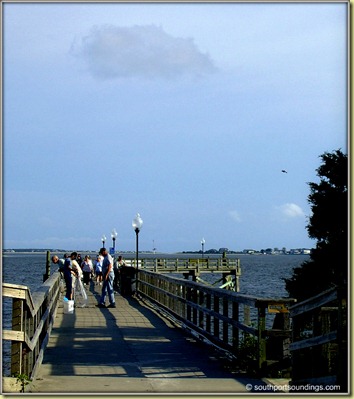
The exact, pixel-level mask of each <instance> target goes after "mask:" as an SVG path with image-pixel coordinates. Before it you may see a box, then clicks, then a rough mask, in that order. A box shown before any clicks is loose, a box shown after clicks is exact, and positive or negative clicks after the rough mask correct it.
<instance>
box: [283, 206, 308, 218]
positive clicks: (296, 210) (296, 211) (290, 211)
mask: <svg viewBox="0 0 354 399" xmlns="http://www.w3.org/2000/svg"><path fill="white" fill-rule="evenodd" d="M278 209H279V210H280V212H281V214H282V215H283V216H285V217H287V218H297V217H304V216H305V214H304V211H303V210H302V209H301V208H300V207H299V205H296V204H292V203H287V204H284V205H281V206H280V207H278Z"/></svg>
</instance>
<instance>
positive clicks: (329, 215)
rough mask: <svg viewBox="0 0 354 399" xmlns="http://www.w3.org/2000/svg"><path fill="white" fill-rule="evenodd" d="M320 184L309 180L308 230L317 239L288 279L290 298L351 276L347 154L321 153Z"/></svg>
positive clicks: (311, 293)
mask: <svg viewBox="0 0 354 399" xmlns="http://www.w3.org/2000/svg"><path fill="white" fill-rule="evenodd" d="M321 158H322V164H321V166H320V167H319V168H318V169H317V170H316V171H317V175H318V176H319V178H320V181H319V183H309V186H310V194H309V196H308V201H309V203H310V204H311V211H312V214H311V216H310V217H309V223H308V225H307V231H308V234H309V237H311V238H314V239H316V240H317V243H316V248H314V249H313V250H312V253H311V256H310V260H309V261H306V262H304V263H303V264H302V265H301V266H300V267H298V268H295V269H294V272H293V276H292V277H291V278H290V279H285V286H286V289H287V291H288V293H289V294H290V296H291V297H294V298H297V299H298V300H303V299H306V298H309V297H311V296H314V295H316V294H318V293H320V292H322V291H324V290H326V289H328V288H331V287H333V286H343V285H346V283H347V275H348V156H347V155H346V154H343V153H342V151H341V150H336V151H334V152H333V153H328V152H326V153H324V154H322V155H321Z"/></svg>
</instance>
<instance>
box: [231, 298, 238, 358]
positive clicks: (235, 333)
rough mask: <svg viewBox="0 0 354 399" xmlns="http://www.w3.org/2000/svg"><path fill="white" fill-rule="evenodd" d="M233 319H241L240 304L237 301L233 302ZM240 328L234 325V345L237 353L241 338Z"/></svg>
mask: <svg viewBox="0 0 354 399" xmlns="http://www.w3.org/2000/svg"><path fill="white" fill-rule="evenodd" d="M232 319H233V320H235V321H237V322H238V321H239V304H238V303H237V302H232ZM239 335H240V334H239V330H238V328H236V327H234V326H233V327H232V346H233V348H234V351H235V352H236V354H237V353H238V349H239V344H240V338H239Z"/></svg>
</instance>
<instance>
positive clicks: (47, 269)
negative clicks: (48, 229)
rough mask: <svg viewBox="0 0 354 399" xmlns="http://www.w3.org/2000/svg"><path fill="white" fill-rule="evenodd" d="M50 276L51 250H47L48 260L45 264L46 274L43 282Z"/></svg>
mask: <svg viewBox="0 0 354 399" xmlns="http://www.w3.org/2000/svg"><path fill="white" fill-rule="evenodd" d="M49 277H50V251H47V260H46V265H45V274H43V283H44V282H45V281H46V280H48V278H49Z"/></svg>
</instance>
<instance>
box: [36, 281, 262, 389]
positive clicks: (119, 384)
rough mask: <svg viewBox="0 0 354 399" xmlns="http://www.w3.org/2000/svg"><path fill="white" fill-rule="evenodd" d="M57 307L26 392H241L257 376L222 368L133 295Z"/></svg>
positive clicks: (92, 291) (95, 291) (93, 291)
mask: <svg viewBox="0 0 354 399" xmlns="http://www.w3.org/2000/svg"><path fill="white" fill-rule="evenodd" d="M87 293H88V300H89V303H88V306H87V307H85V308H75V312H74V314H64V313H63V307H62V305H60V307H59V309H58V311H57V314H56V320H55V324H54V328H53V330H52V334H51V337H50V340H49V343H48V346H47V349H46V351H45V354H44V359H43V363H42V365H41V366H40V369H39V373H38V376H37V378H36V379H35V381H34V382H33V384H32V386H31V389H30V392H32V393H37V392H38V393H116V394H120V393H121V394H124V393H171V394H173V393H215V394H217V393H239V392H240V393H243V392H247V390H246V384H247V383H251V384H262V381H260V380H250V379H247V378H238V377H237V376H236V375H234V374H232V373H230V372H228V371H227V370H226V369H225V368H224V367H223V366H222V362H221V359H219V358H218V356H216V353H215V351H213V350H212V349H211V348H210V346H206V345H205V344H202V343H199V342H196V340H195V339H194V338H193V337H191V336H190V335H188V334H187V333H186V332H185V331H184V330H182V329H181V328H180V327H178V326H175V325H174V324H173V323H172V322H170V321H168V320H166V319H163V318H161V317H160V316H159V315H158V314H157V313H156V312H155V311H154V310H153V309H151V308H150V307H148V306H146V305H144V304H143V303H141V302H140V301H138V300H136V299H135V298H124V297H122V296H121V295H119V294H117V295H116V305H117V307H116V308H115V309H108V308H107V309H101V308H97V307H95V304H97V302H98V298H99V295H100V293H101V286H97V285H96V286H95V285H93V284H91V286H90V288H89V289H87Z"/></svg>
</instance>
